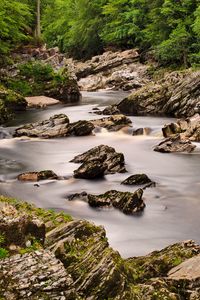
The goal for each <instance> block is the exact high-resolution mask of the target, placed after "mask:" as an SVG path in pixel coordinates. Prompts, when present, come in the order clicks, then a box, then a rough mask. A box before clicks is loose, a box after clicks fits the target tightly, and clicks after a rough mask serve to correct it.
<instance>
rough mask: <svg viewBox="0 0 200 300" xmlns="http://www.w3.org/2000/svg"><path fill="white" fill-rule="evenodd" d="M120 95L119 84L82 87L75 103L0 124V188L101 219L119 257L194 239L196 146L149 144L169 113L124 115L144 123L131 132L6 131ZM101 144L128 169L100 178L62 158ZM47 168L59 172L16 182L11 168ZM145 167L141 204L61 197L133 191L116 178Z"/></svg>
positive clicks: (80, 113) (76, 113) (199, 222)
mask: <svg viewBox="0 0 200 300" xmlns="http://www.w3.org/2000/svg"><path fill="white" fill-rule="evenodd" d="M124 96H125V95H124V94H123V93H120V92H105V91H104V92H96V93H83V99H82V102H81V103H80V104H78V105H74V106H66V105H57V106H53V107H51V108H48V109H45V110H30V111H29V112H26V113H22V114H20V115H18V116H17V119H16V120H15V122H14V123H12V124H10V127H8V128H4V129H3V130H1V132H3V133H4V134H3V136H5V137H6V138H5V139H1V140H0V193H1V194H4V195H8V196H13V197H17V198H19V199H22V200H26V201H29V202H33V203H35V204H36V205H37V206H40V207H44V208H52V209H55V210H63V211H66V212H67V213H69V214H71V215H73V216H74V217H76V218H82V219H87V220H90V221H93V222H94V223H95V224H101V225H103V226H104V227H105V228H106V230H107V236H108V239H109V242H110V245H111V246H112V247H113V248H114V249H116V250H118V251H119V252H120V253H121V255H122V256H123V257H130V256H136V255H143V254H147V253H148V252H150V251H152V250H155V249H161V248H162V247H164V246H166V245H169V244H170V243H173V242H177V241H181V240H185V239H195V240H196V241H197V242H200V235H199V226H200V219H199V216H200V197H199V195H200V171H199V170H200V150H199V148H198V145H197V149H196V150H195V151H194V152H193V153H192V154H180V153H178V154H162V153H157V152H154V151H153V150H152V149H153V146H154V145H156V144H157V143H158V142H159V141H160V140H161V139H162V136H161V127H162V125H163V124H164V123H166V122H169V121H170V119H168V118H153V117H131V120H132V122H133V128H134V129H136V128H139V127H150V128H151V130H152V131H151V134H150V135H144V136H132V135H131V134H130V132H129V131H119V132H107V131H106V130H105V129H103V130H101V131H100V132H97V133H96V134H95V135H94V136H87V137H67V138H59V139H52V140H41V139H16V138H15V139H13V138H9V135H7V133H8V132H12V130H13V129H14V128H15V127H16V126H19V125H21V124H24V123H27V122H34V121H39V120H43V119H46V118H49V117H50V116H51V115H53V114H57V113H65V114H67V115H68V116H69V118H70V120H71V121H77V120H79V119H85V120H89V119H94V118H98V117H99V116H97V115H94V114H90V113H89V112H90V111H91V110H92V108H94V107H96V106H99V105H101V106H106V105H108V104H110V103H116V102H118V101H119V100H121V99H122V98H123V97H124ZM100 144H106V145H109V146H112V147H114V148H115V149H116V150H117V151H119V152H123V153H124V155H125V160H126V167H127V170H128V173H126V174H115V175H107V176H106V177H105V179H102V180H93V181H90V180H83V179H74V178H73V177H72V175H73V170H74V169H76V168H77V167H78V165H77V164H73V163H69V161H70V160H71V159H72V158H73V157H74V156H75V155H77V154H80V153H82V152H84V151H86V150H88V149H90V148H92V147H94V146H97V145H100ZM43 169H52V170H53V171H54V172H56V173H57V174H58V175H60V176H66V177H67V179H66V180H61V181H43V182H40V183H39V187H36V186H34V183H21V182H18V181H17V180H16V176H17V175H18V174H19V173H22V172H24V171H40V170H43ZM141 172H143V173H146V174H147V175H148V176H149V177H150V178H151V179H152V180H154V181H156V182H157V186H156V187H155V188H149V189H146V190H145V193H144V201H145V203H146V208H145V210H144V212H143V213H142V214H140V215H136V216H127V215H124V214H123V213H121V212H120V211H118V210H116V209H114V208H113V209H103V210H98V209H92V208H91V207H89V206H88V204H87V203H85V202H81V201H68V200H67V199H66V198H67V195H69V194H72V193H79V192H82V191H86V192H89V193H103V192H105V191H108V190H110V189H117V190H121V191H134V190H136V188H137V187H127V186H123V185H120V182H121V181H122V180H124V179H125V178H127V177H128V176H129V175H131V174H136V173H141Z"/></svg>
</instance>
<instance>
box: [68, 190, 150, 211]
mask: <svg viewBox="0 0 200 300" xmlns="http://www.w3.org/2000/svg"><path fill="white" fill-rule="evenodd" d="M142 196H143V190H142V189H138V190H137V191H135V192H134V193H130V192H119V191H115V190H111V191H108V192H106V193H104V194H101V195H91V194H87V193H85V192H83V193H81V194H74V195H70V196H69V198H68V199H69V200H74V199H78V200H84V201H87V202H88V204H89V205H90V206H91V207H107V208H108V207H112V206H113V207H115V208H117V209H119V210H121V211H122V212H123V213H124V214H127V215H132V214H135V213H138V212H141V211H143V210H144V208H145V203H144V201H143V199H142Z"/></svg>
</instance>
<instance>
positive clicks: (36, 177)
mask: <svg viewBox="0 0 200 300" xmlns="http://www.w3.org/2000/svg"><path fill="white" fill-rule="evenodd" d="M17 179H18V180H20V181H40V180H46V179H58V176H57V175H56V174H55V173H54V172H53V171H51V170H45V171H40V172H26V173H22V174H20V175H18V177H17Z"/></svg>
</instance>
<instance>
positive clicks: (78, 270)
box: [0, 196, 200, 300]
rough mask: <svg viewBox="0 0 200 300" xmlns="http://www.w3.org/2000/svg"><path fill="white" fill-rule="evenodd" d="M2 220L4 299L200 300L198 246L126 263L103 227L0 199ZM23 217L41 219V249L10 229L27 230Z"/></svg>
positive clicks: (189, 243) (1, 285)
mask: <svg viewBox="0 0 200 300" xmlns="http://www.w3.org/2000/svg"><path fill="white" fill-rule="evenodd" d="M0 214H1V215H0V217H1V218H0V220H2V216H3V219H4V221H5V220H8V221H7V225H6V226H7V227H6V228H7V229H6V230H4V231H3V233H2V229H1V241H0V243H1V244H0V255H1V259H0V297H1V298H2V299H9V300H11V299H12V300H18V299H20V300H27V299H30V300H44V299H53V300H80V299H81V300H102V299H113V300H121V299H126V300H133V299H134V300H161V299H162V300H164V299H170V300H182V299H184V300H194V299H195V300H198V299H199V297H200V282H199V255H200V246H199V245H197V244H196V243H195V242H194V241H191V240H189V241H185V242H181V243H176V244H173V245H170V246H168V247H166V248H164V249H163V250H160V251H154V252H152V253H150V254H149V255H146V256H142V257H133V258H129V259H126V260H124V259H122V258H121V256H120V255H119V253H118V252H116V251H114V250H113V249H112V248H110V247H109V244H108V240H107V238H106V233H105V230H104V228H103V227H102V226H95V225H94V224H92V223H90V222H88V221H84V220H72V218H71V217H69V216H68V215H66V214H63V213H56V212H53V211H52V210H50V211H48V210H43V209H41V208H36V207H35V206H33V205H30V204H28V203H25V202H21V201H20V202H19V201H17V200H15V199H10V198H6V197H3V196H0ZM22 215H24V216H26V218H27V219H29V222H35V221H34V220H36V219H37V220H38V222H40V224H42V226H43V227H45V231H46V233H45V238H44V240H45V241H44V242H43V243H41V242H40V241H39V240H38V238H37V236H35V237H34V239H33V240H30V232H27V231H24V234H25V235H24V237H25V240H26V244H25V245H24V243H22V244H19V243H18V242H17V241H18V240H17V238H16V236H15V234H16V231H15V230H14V228H12V227H11V226H10V225H9V224H10V221H11V220H12V219H14V220H16V222H18V225H17V228H23V224H24V223H23V222H21V218H20V217H21V216H22ZM9 220H10V221H9ZM16 224H17V223H16ZM16 224H15V228H16ZM33 232H35V230H34V231H33ZM7 235H9V239H8V238H7ZM14 248H15V251H13V249H14ZM3 254H4V255H3Z"/></svg>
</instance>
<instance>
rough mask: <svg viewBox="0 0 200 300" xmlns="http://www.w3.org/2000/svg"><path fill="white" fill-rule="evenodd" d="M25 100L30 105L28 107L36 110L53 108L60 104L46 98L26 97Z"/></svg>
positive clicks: (57, 101)
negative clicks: (52, 106)
mask: <svg viewBox="0 0 200 300" xmlns="http://www.w3.org/2000/svg"><path fill="white" fill-rule="evenodd" d="M25 99H26V101H27V103H28V106H29V107H34V108H45V107H46V106H51V105H55V104H59V103H60V101H59V100H56V99H53V98H49V97H45V96H35V97H26V98H25Z"/></svg>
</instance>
